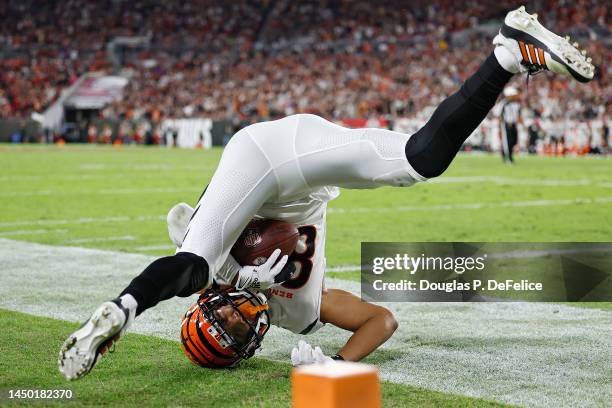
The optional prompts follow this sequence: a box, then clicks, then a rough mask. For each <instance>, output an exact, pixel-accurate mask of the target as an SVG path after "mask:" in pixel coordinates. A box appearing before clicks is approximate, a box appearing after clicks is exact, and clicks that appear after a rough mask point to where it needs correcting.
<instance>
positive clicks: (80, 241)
mask: <svg viewBox="0 0 612 408" xmlns="http://www.w3.org/2000/svg"><path fill="white" fill-rule="evenodd" d="M135 240H136V237H134V236H132V235H124V236H121V237H97V238H79V239H67V240H66V241H64V243H65V244H85V243H88V242H105V241H135Z"/></svg>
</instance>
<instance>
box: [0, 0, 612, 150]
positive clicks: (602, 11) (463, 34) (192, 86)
mask: <svg viewBox="0 0 612 408" xmlns="http://www.w3.org/2000/svg"><path fill="white" fill-rule="evenodd" d="M521 3H522V2H520V1H514V0H498V1H492V0H482V1H468V2H453V1H450V0H430V1H421V0H418V1H407V0H400V1H390V0H381V1H377V2H374V3H372V2H369V1H361V0H356V1H348V0H330V1H321V2H320V1H289V0H277V1H274V0H268V1H264V0H258V1H256V0H241V1H235V2H216V1H211V0H198V1H190V2H181V1H177V0H169V1H165V2H158V1H151V0H139V1H133V2H124V1H118V0H107V1H85V0H70V1H42V0H25V1H24V0H21V1H15V0H10V1H8V2H2V4H0V17H1V18H2V21H4V22H5V24H3V26H2V27H0V118H5V119H6V118H20V119H29V118H31V117H32V113H38V114H42V113H44V111H45V110H46V109H47V108H49V107H51V106H52V105H53V103H54V102H56V101H57V100H58V98H59V97H60V95H61V90H62V89H65V88H66V87H68V86H69V85H71V84H74V83H75V82H76V81H77V80H78V79H79V78H80V77H82V76H83V75H84V74H85V73H87V72H104V73H108V74H115V75H120V76H123V77H126V78H128V79H129V81H128V85H127V86H126V88H125V89H124V90H123V97H122V98H120V99H118V100H116V101H115V102H113V103H111V104H109V105H108V106H106V107H105V108H104V109H103V110H101V111H99V112H96V113H95V115H96V116H97V117H96V118H95V119H96V120H97V122H95V126H97V128H96V129H95V132H93V131H92V130H91V129H90V127H91V125H92V123H94V121H93V120H92V118H91V116H86V117H84V119H74V120H73V122H75V126H76V128H77V129H79V130H80V132H81V133H82V134H87V135H89V136H90V137H89V138H88V139H89V140H92V141H93V140H103V141H109V140H116V139H120V140H124V141H126V142H132V141H137V142H138V141H144V140H146V139H147V138H145V137H143V134H149V135H151V136H150V137H149V138H148V140H154V141H155V140H163V133H164V132H165V131H166V130H167V129H166V130H164V129H163V126H162V125H161V124H162V122H163V120H164V119H168V118H174V119H176V118H191V117H193V118H195V117H205V118H210V119H212V120H213V121H226V122H228V123H230V124H231V126H230V127H229V128H231V129H234V128H236V127H239V126H242V125H244V124H245V123H251V122H254V121H259V120H266V119H271V118H276V117H280V116H284V115H289V114H293V113H298V112H310V113H316V114H319V115H322V116H324V117H327V118H330V119H333V120H337V121H342V120H345V119H354V118H362V119H370V118H382V119H384V123H388V124H389V126H397V127H400V128H401V127H402V126H403V128H402V129H403V130H407V131H409V130H410V129H411V128H413V127H418V125H419V124H420V123H422V122H423V121H424V120H426V119H427V117H428V114H429V113H430V112H431V109H432V107H434V106H436V104H437V103H438V102H439V101H440V100H441V99H442V98H444V97H445V96H447V95H449V94H450V93H452V92H454V91H455V90H456V89H457V88H458V86H459V84H460V83H461V82H462V81H463V80H464V79H465V78H466V76H467V75H469V74H470V73H471V72H472V71H473V70H474V69H475V67H476V66H477V65H478V62H479V61H481V60H482V59H483V58H484V57H485V56H486V53H488V52H489V51H490V49H491V46H490V39H491V38H492V35H493V33H494V31H495V29H496V27H498V25H499V21H500V19H501V18H502V17H503V15H504V14H505V13H506V12H507V11H508V10H509V9H512V8H515V7H517V5H519V4H521ZM527 7H528V9H531V10H534V9H538V10H545V11H546V12H545V13H544V15H543V16H542V17H541V18H542V20H543V21H544V23H545V24H548V25H551V26H552V27H555V29H556V30H559V31H561V32H565V33H568V34H569V35H571V36H572V38H576V40H578V41H580V43H581V44H582V45H584V46H585V48H586V49H587V50H588V51H589V53H590V54H591V55H593V56H594V58H595V61H594V62H595V64H596V65H597V66H598V68H599V70H598V72H597V74H596V75H597V77H596V79H595V80H594V81H592V82H591V83H590V84H588V85H587V86H575V84H574V83H571V82H569V81H565V80H562V79H559V78H557V77H554V76H552V75H550V76H549V75H547V74H542V75H538V76H536V77H533V79H532V80H531V81H533V82H535V83H536V84H534V85H536V86H528V87H527V91H526V92H525V93H524V94H523V101H524V106H525V108H526V111H528V114H527V115H526V116H527V117H528V118H531V120H529V121H528V122H529V123H528V124H527V125H526V126H529V125H530V124H532V123H536V124H537V126H538V127H539V129H540V130H542V132H543V133H546V134H548V135H551V134H553V133H557V134H562V135H563V136H565V138H566V139H568V138H573V139H574V138H575V137H574V136H576V137H579V138H581V140H582V139H584V140H582V141H580V142H579V143H578V142H577V143H578V144H581V145H584V144H585V143H591V144H595V145H602V144H605V145H607V139H606V138H607V132H608V130H607V129H608V125H607V123H608V121H609V118H608V116H609V115H608V112H609V106H610V95H611V94H612V92H611V90H612V89H611V88H612V87H611V85H610V74H611V72H610V67H609V61H610V58H611V57H612V44H611V43H610V41H611V39H610V24H609V22H608V8H607V6H606V2H604V1H601V0H580V1H576V2H564V1H561V2H556V1H550V0H543V1H531V2H528V5H527ZM116 39H123V41H124V42H123V43H120V45H121V46H120V47H119V48H113V47H112V46H111V45H112V44H114V43H116V42H117V41H116ZM126 39H132V40H133V39H138V41H135V42H133V43H132V44H130V45H129V46H125V40H126ZM516 81H517V84H518V85H517V86H518V87H520V88H525V86H524V84H523V83H520V82H519V81H525V78H524V77H521V78H516ZM491 120H492V121H494V118H493V116H492V117H491ZM104 121H110V122H112V124H113V125H112V126H111V127H110V129H111V130H110V134H111V137H110V139H109V138H108V137H104V138H102V137H101V135H102V134H103V133H105V134H106V135H107V136H108V133H109V130H108V123H106V124H104V123H103V122H104ZM585 123H586V125H584V124H585ZM487 126H489V128H490V130H491V132H493V133H494V132H495V130H494V129H495V127H496V126H495V125H494V124H490V125H487V124H485V125H484V126H483V127H482V128H481V132H480V133H483V134H477V135H475V136H474V138H473V139H472V140H471V143H472V144H473V145H474V146H475V147H477V148H486V149H487V148H491V147H492V146H488V144H490V143H487V140H491V139H495V138H494V137H491V135H487V134H486V133H487V130H486V129H487ZM585 126H586V127H585ZM559 129H561V130H559ZM585 129H586V131H587V133H589V135H587V136H585V135H584V132H585ZM592 129H596V132H595V131H592ZM65 131H66V130H65V129H64V130H61V131H59V132H60V133H61V132H65ZM228 132H229V133H231V130H228ZM91 133H95V135H93V137H92V135H91ZM523 133H525V134H526V132H523ZM592 133H597V137H596V138H597V139H598V141H594V138H593V135H592ZM57 136H58V135H56V137H57ZM573 139H572V140H573ZM604 139H606V140H604ZM80 140H83V138H82V137H81V138H80ZM585 140H587V141H586V142H585ZM571 144H572V143H569V145H571Z"/></svg>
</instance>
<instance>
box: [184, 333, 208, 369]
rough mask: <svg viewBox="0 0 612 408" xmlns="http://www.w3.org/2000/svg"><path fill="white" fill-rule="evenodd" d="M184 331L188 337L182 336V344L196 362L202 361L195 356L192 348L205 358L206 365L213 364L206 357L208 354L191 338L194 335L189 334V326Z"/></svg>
mask: <svg viewBox="0 0 612 408" xmlns="http://www.w3.org/2000/svg"><path fill="white" fill-rule="evenodd" d="M184 330H185V332H186V335H184V336H181V342H182V343H183V345H184V346H185V349H186V350H188V351H189V354H191V355H192V356H193V357H194V358H195V359H196V361H198V362H200V361H201V360H202V359H201V358H200V357H198V356H196V355H195V354H194V352H193V350H192V348H193V349H194V350H195V351H197V352H198V353H199V354H200V355H201V356H202V357H203V358H204V360H206V361H205V362H206V363H208V364H211V363H212V362H211V361H210V360H209V359H208V357H206V353H205V352H204V351H202V349H200V347H198V344H197V343H196V342H195V341H193V339H192V338H191V336H192V334H191V333H190V332H189V325H186V327H185V329H184ZM190 346H191V347H190Z"/></svg>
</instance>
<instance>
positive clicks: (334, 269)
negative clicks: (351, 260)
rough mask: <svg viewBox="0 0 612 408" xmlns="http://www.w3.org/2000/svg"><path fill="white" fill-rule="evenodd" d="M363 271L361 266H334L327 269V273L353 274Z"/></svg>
mask: <svg viewBox="0 0 612 408" xmlns="http://www.w3.org/2000/svg"><path fill="white" fill-rule="evenodd" d="M359 270H361V266H359V265H340V266H332V267H330V268H325V271H326V272H352V271H359Z"/></svg>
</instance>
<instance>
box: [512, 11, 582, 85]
mask: <svg viewBox="0 0 612 408" xmlns="http://www.w3.org/2000/svg"><path fill="white" fill-rule="evenodd" d="M521 19H528V20H529V21H530V22H531V24H529V25H524V24H522V23H521ZM501 34H502V35H503V36H505V37H507V38H512V39H514V40H517V41H518V40H520V41H524V42H526V43H531V44H533V45H535V46H537V47H540V48H542V49H543V50H545V51H546V52H548V53H549V54H550V56H551V57H552V58H553V59H554V60H555V61H557V62H558V63H559V64H562V65H563V66H564V67H565V68H566V69H567V70H568V72H569V73H570V74H571V75H572V77H573V78H574V79H576V80H577V81H579V82H589V81H591V80H592V79H593V72H592V71H590V69H589V68H590V66H591V64H590V63H588V62H587V61H586V59H585V57H584V56H583V55H582V54H581V53H580V51H579V50H578V49H576V47H574V46H573V45H571V44H570V43H569V41H567V40H566V39H565V38H562V37H560V36H558V35H557V34H555V33H553V32H552V31H550V30H548V29H546V27H544V26H543V25H542V24H540V22H539V21H538V20H537V19H536V18H535V17H534V16H532V15H530V14H528V13H527V12H525V11H520V10H515V11H512V12H510V13H509V15H508V17H506V19H505V21H504V24H503V25H502V28H501Z"/></svg>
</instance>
